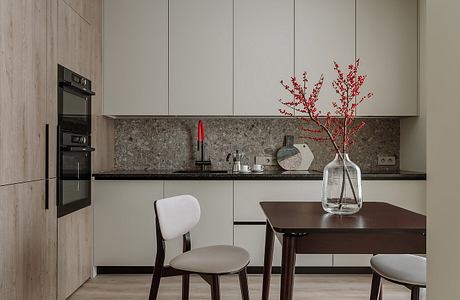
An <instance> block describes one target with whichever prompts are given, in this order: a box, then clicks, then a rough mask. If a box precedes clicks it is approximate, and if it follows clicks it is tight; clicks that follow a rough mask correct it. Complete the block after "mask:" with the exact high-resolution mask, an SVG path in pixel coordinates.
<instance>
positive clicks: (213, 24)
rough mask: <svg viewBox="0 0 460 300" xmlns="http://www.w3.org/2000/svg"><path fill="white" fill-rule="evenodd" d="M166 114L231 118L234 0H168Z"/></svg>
mask: <svg viewBox="0 0 460 300" xmlns="http://www.w3.org/2000/svg"><path fill="white" fill-rule="evenodd" d="M169 114H170V115H232V114H233V0H195V1H190V0H170V1H169Z"/></svg>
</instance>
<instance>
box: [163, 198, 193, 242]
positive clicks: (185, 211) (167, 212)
mask: <svg viewBox="0 0 460 300" xmlns="http://www.w3.org/2000/svg"><path fill="white" fill-rule="evenodd" d="M155 212H156V216H157V218H158V223H159V225H160V231H161V235H162V236H163V239H164V240H166V241H167V240H171V239H174V238H177V237H179V236H181V235H183V234H186V233H187V232H189V231H190V230H191V229H192V228H193V227H194V226H195V225H196V224H198V221H199V220H200V216H201V209H200V204H199V203H198V200H197V199H196V198H195V197H193V196H190V195H180V196H175V197H171V198H165V199H161V200H157V201H155Z"/></svg>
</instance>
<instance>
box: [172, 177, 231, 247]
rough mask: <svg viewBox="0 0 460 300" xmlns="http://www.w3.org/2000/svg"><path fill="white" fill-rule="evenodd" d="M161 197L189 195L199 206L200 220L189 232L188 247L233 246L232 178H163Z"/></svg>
mask: <svg viewBox="0 0 460 300" xmlns="http://www.w3.org/2000/svg"><path fill="white" fill-rule="evenodd" d="M164 189H165V190H164V194H165V197H172V196H177V195H183V194H187V195H192V196H194V197H196V198H197V199H198V201H199V203H200V206H201V219H200V222H199V223H198V225H196V226H195V227H194V228H193V230H192V232H191V237H192V248H197V247H203V246H210V245H233V207H232V205H233V182H232V181H207V180H206V181H165V183H164Z"/></svg>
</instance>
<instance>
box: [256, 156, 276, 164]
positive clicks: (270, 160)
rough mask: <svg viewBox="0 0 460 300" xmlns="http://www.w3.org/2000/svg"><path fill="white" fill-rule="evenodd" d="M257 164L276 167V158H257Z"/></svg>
mask: <svg viewBox="0 0 460 300" xmlns="http://www.w3.org/2000/svg"><path fill="white" fill-rule="evenodd" d="M256 164H258V165H264V166H276V165H277V162H276V158H275V157H274V156H256Z"/></svg>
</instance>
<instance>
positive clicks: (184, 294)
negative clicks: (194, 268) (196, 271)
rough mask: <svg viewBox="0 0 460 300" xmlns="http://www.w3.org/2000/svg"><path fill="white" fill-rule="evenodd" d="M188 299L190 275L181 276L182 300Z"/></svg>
mask: <svg viewBox="0 0 460 300" xmlns="http://www.w3.org/2000/svg"><path fill="white" fill-rule="evenodd" d="M189 297H190V275H188V274H187V275H182V300H188V299H189Z"/></svg>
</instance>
